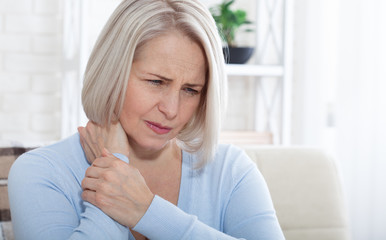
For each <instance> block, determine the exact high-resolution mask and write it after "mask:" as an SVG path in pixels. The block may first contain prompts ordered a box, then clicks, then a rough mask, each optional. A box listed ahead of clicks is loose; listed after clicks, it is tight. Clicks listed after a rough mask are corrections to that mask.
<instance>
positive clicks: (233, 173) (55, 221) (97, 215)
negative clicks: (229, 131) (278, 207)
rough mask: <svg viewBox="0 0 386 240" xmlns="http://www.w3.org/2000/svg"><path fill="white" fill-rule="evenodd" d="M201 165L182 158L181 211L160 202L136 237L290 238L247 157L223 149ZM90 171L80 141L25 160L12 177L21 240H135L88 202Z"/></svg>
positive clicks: (153, 205) (14, 212) (19, 162)
mask: <svg viewBox="0 0 386 240" xmlns="http://www.w3.org/2000/svg"><path fill="white" fill-rule="evenodd" d="M117 156H118V155H117ZM118 157H120V158H121V159H122V160H125V159H124V157H122V156H118ZM196 161H197V159H195V156H194V155H192V154H189V153H187V152H183V160H182V175H181V184H180V193H179V198H178V206H175V205H173V204H171V203H169V202H168V201H166V200H164V199H162V198H161V197H159V196H155V198H154V199H153V201H152V203H151V205H150V207H149V209H148V210H147V212H146V213H145V215H144V216H143V217H142V219H141V220H140V221H139V222H138V224H137V225H136V226H135V228H134V230H135V231H137V232H139V233H141V234H143V235H144V236H146V237H147V238H149V239H167V240H173V239H176V240H177V239H178V240H179V239H234V238H244V239H275V240H276V239H284V237H283V234H282V231H281V229H280V226H279V223H278V221H277V218H276V215H275V212H274V208H273V205H272V201H271V198H270V195H269V192H268V189H267V186H266V183H265V181H264V179H263V177H262V176H261V174H260V172H259V171H258V170H257V168H256V165H255V164H254V163H253V162H252V161H251V160H250V159H249V158H248V157H247V155H246V154H245V153H244V152H243V151H241V150H240V149H238V148H236V147H233V146H229V145H221V146H219V149H218V151H217V154H216V157H215V160H214V161H213V162H211V163H209V164H208V165H206V166H205V168H204V169H202V170H199V171H198V170H194V168H193V166H194V164H195V162H196ZM88 167H89V164H88V162H87V160H86V158H85V156H84V153H83V150H82V148H81V145H80V143H79V135H78V134H76V135H73V136H71V137H70V138H67V139H65V140H63V141H61V142H58V143H56V144H54V145H51V146H48V147H43V148H39V149H36V150H33V151H30V152H28V153H26V154H24V155H22V156H20V157H19V158H18V159H17V160H16V162H15V163H14V165H13V166H12V169H11V171H10V174H9V199H10V205H11V214H12V215H11V216H12V223H13V228H14V232H15V237H16V239H39V240H41V239H78V240H81V239H93V240H96V239H103V240H106V239H114V240H115V239H134V237H133V236H132V235H131V233H130V231H129V230H128V228H126V227H124V226H122V225H120V224H119V223H117V222H115V221H114V220H113V219H111V218H110V217H109V216H107V215H106V214H104V213H103V212H102V211H101V210H100V209H98V208H97V207H95V206H93V205H92V204H90V203H87V202H84V201H83V200H82V198H81V192H82V188H81V181H82V179H83V177H84V174H85V171H86V169H87V168H88Z"/></svg>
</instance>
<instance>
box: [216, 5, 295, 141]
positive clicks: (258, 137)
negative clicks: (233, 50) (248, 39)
mask: <svg viewBox="0 0 386 240" xmlns="http://www.w3.org/2000/svg"><path fill="white" fill-rule="evenodd" d="M292 6H293V3H292V0H275V1H270V0H258V1H257V2H256V16H257V17H256V20H255V21H256V23H257V24H256V30H257V31H256V33H257V34H256V35H257V36H256V45H255V55H254V59H252V60H251V61H250V62H252V64H228V65H227V68H226V71H227V74H228V76H230V77H232V78H233V79H234V78H235V77H240V78H241V79H242V78H244V79H245V77H247V79H253V80H255V81H256V84H255V86H256V87H255V94H256V96H255V99H256V102H255V105H256V108H255V112H254V120H255V130H254V131H224V132H222V134H221V142H226V143H235V144H289V143H290V136H291V131H290V126H291V102H292V101H291V92H292V91H291V88H292V84H291V82H292V78H291V75H292V66H291V62H292ZM237 79H238V78H237ZM230 81H232V80H230ZM267 83H268V84H267ZM265 85H270V86H269V87H266V86H265ZM267 89H270V91H269V90H267ZM261 113H265V114H266V116H265V117H264V118H263V120H261V119H262V117H261ZM261 121H264V122H263V123H262V122H261ZM262 125H263V126H264V127H263V130H262V129H261V126H262Z"/></svg>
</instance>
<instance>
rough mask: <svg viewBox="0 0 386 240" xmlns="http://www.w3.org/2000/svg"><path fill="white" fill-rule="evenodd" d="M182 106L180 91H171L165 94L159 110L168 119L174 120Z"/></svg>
mask: <svg viewBox="0 0 386 240" xmlns="http://www.w3.org/2000/svg"><path fill="white" fill-rule="evenodd" d="M179 105H180V94H179V91H176V90H174V91H173V90H171V91H168V93H166V94H163V95H162V97H161V100H160V102H159V104H158V109H159V111H160V112H162V113H163V114H164V115H165V117H166V119H168V120H171V119H174V118H175V117H176V116H177V114H178V109H179Z"/></svg>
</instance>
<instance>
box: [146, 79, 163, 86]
mask: <svg viewBox="0 0 386 240" xmlns="http://www.w3.org/2000/svg"><path fill="white" fill-rule="evenodd" d="M147 81H148V82H149V83H150V84H152V85H156V86H159V85H162V83H163V81H162V80H147Z"/></svg>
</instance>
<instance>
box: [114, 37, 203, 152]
mask: <svg viewBox="0 0 386 240" xmlns="http://www.w3.org/2000/svg"><path fill="white" fill-rule="evenodd" d="M206 70H207V69H206V62H205V57H204V52H203V50H202V49H201V47H200V46H199V45H198V44H197V43H195V42H193V41H192V40H191V39H190V38H188V37H186V36H184V35H182V34H181V33H179V32H177V31H171V32H169V34H165V35H162V36H159V37H157V38H154V39H152V40H150V41H148V42H147V43H146V44H145V45H144V46H142V48H141V49H140V51H139V52H137V54H136V57H135V59H134V62H133V64H132V68H131V72H130V79H129V81H128V86H127V91H126V97H125V102H124V105H123V110H122V114H121V116H120V122H121V124H122V126H123V128H124V130H125V132H126V133H127V136H128V138H129V143H130V145H135V146H136V147H140V148H141V149H143V150H153V151H158V150H161V149H162V148H163V147H164V146H165V145H166V144H167V143H168V141H169V140H171V139H173V138H175V137H176V136H177V134H178V133H179V132H180V131H181V129H182V128H183V127H184V126H185V124H186V123H188V122H189V120H190V119H191V118H192V116H193V115H194V113H195V112H196V110H197V108H198V106H199V103H200V98H201V95H202V91H203V88H204V85H205V81H206V79H205V77H206Z"/></svg>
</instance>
